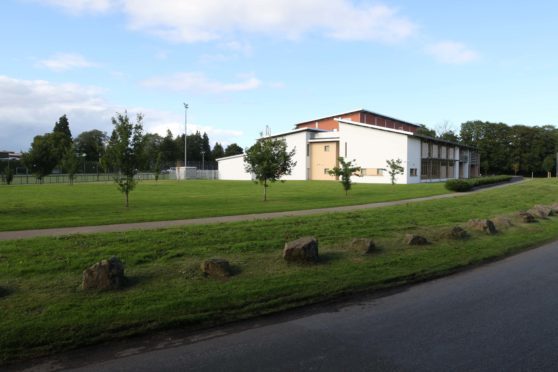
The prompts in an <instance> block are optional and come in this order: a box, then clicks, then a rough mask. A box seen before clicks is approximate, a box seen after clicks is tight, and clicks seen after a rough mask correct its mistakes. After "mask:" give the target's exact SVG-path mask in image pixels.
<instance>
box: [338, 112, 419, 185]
mask: <svg viewBox="0 0 558 372" xmlns="http://www.w3.org/2000/svg"><path fill="white" fill-rule="evenodd" d="M407 138H408V136H407V135H406V134H403V133H395V132H390V131H385V130H381V129H375V128H374V127H371V126H360V125H354V124H346V123H343V122H339V156H342V157H344V158H345V159H347V160H353V159H355V160H356V162H355V163H356V165H357V166H359V167H361V168H384V169H387V164H386V161H387V160H391V159H401V160H402V161H403V164H402V166H403V167H404V168H405V173H404V174H403V175H399V176H397V177H396V183H407V173H408V157H407V151H408V149H407V142H408V140H407ZM345 143H346V144H347V156H345ZM419 146H420V143H419ZM419 156H420V152H419ZM419 178H420V177H419ZM351 180H352V181H353V182H355V183H356V182H362V183H390V182H391V179H390V177H389V174H388V173H387V171H384V175H383V176H364V177H352V178H351Z"/></svg>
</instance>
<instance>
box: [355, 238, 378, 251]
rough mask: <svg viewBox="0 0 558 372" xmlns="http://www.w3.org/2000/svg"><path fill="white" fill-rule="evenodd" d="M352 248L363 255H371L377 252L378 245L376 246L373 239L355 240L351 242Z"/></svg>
mask: <svg viewBox="0 0 558 372" xmlns="http://www.w3.org/2000/svg"><path fill="white" fill-rule="evenodd" d="M351 248H352V249H354V250H358V251H361V252H362V253H363V254H369V253H373V252H375V251H376V244H374V241H372V239H368V238H355V239H353V240H351Z"/></svg>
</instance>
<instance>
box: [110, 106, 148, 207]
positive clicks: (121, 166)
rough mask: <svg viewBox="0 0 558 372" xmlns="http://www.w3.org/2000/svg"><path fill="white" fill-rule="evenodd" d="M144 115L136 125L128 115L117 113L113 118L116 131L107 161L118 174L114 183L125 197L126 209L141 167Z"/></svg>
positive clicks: (139, 117) (111, 140)
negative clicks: (135, 177)
mask: <svg viewBox="0 0 558 372" xmlns="http://www.w3.org/2000/svg"><path fill="white" fill-rule="evenodd" d="M142 122H143V115H142V114H138V115H137V119H136V123H135V124H134V123H132V122H130V119H129V118H128V113H127V112H124V114H120V113H117V114H116V117H113V118H112V124H113V125H114V129H113V131H112V135H111V136H110V140H109V143H108V147H107V160H108V163H109V164H110V165H111V167H112V168H113V169H115V170H116V171H117V172H118V174H117V175H115V177H114V181H115V182H116V184H117V185H118V189H119V190H120V192H122V193H123V194H124V195H125V201H126V207H128V205H129V204H128V194H129V193H130V191H132V190H133V189H134V187H135V186H136V182H137V181H136V180H135V179H134V176H135V175H136V173H137V171H138V168H139V166H140V165H141V155H142V146H143V126H142Z"/></svg>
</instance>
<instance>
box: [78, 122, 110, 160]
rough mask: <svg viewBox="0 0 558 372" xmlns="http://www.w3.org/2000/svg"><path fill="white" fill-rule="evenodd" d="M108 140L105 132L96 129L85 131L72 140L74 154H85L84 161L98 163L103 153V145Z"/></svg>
mask: <svg viewBox="0 0 558 372" xmlns="http://www.w3.org/2000/svg"><path fill="white" fill-rule="evenodd" d="M107 141H108V138H107V134H106V133H105V132H102V131H100V130H97V129H93V130H90V131H85V132H82V133H80V134H79V136H77V137H76V138H75V140H74V145H75V149H76V152H77V153H79V154H85V160H87V161H95V162H99V159H100V158H101V157H102V156H103V154H104V153H105V144H106V143H107Z"/></svg>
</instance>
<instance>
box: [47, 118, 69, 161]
mask: <svg viewBox="0 0 558 372" xmlns="http://www.w3.org/2000/svg"><path fill="white" fill-rule="evenodd" d="M51 145H52V147H53V149H54V152H55V153H56V157H57V158H58V162H57V165H58V164H60V162H61V161H62V158H63V157H64V155H65V154H66V151H67V150H68V149H69V148H70V146H71V145H72V132H71V131H70V122H69V121H68V118H67V117H66V115H62V116H61V117H60V119H58V121H57V122H56V123H55V124H54V128H53V129H52V137H51Z"/></svg>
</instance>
